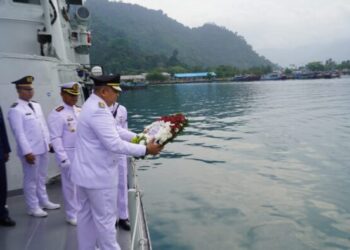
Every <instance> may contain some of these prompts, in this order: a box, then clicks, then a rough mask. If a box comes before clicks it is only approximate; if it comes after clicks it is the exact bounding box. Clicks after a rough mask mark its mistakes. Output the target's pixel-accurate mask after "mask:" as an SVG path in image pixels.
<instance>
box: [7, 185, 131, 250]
mask: <svg viewBox="0 0 350 250" xmlns="http://www.w3.org/2000/svg"><path fill="white" fill-rule="evenodd" d="M47 191H48V193H49V197H50V200H52V201H53V202H57V203H60V204H61V205H62V206H63V198H62V195H61V194H62V193H61V186H60V182H59V181H58V180H55V181H52V182H51V183H50V184H48V185H47ZM7 204H8V207H9V211H10V216H11V218H12V219H14V220H15V221H16V223H17V224H16V226H15V227H0V246H1V247H0V248H1V249H3V250H17V249H23V250H76V249H78V243H77V236H76V227H75V226H71V225H69V224H68V223H67V222H66V221H65V214H64V208H63V207H61V208H60V209H58V210H50V211H48V213H49V215H48V217H46V218H35V217H32V216H29V215H27V213H26V208H25V202H24V197H23V195H22V194H18V195H10V197H9V198H8V199H7ZM117 235H118V243H119V245H120V247H121V249H123V250H126V249H130V245H131V233H130V231H124V230H121V229H118V230H117Z"/></svg>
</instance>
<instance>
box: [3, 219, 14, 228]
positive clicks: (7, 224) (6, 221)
mask: <svg viewBox="0 0 350 250" xmlns="http://www.w3.org/2000/svg"><path fill="white" fill-rule="evenodd" d="M0 225H1V226H4V227H13V226H15V225H16V222H15V221H14V220H12V219H11V218H10V217H6V218H3V219H0Z"/></svg>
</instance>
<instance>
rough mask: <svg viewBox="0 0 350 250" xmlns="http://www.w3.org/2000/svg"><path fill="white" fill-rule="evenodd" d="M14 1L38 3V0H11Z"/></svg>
mask: <svg viewBox="0 0 350 250" xmlns="http://www.w3.org/2000/svg"><path fill="white" fill-rule="evenodd" d="M13 2H15V3H28V4H37V5H40V0H13Z"/></svg>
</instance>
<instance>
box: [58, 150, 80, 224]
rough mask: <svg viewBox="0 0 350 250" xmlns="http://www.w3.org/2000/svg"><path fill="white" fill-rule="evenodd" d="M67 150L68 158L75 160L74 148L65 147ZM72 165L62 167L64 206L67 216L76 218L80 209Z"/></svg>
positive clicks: (70, 218) (69, 218) (71, 160)
mask: <svg viewBox="0 0 350 250" xmlns="http://www.w3.org/2000/svg"><path fill="white" fill-rule="evenodd" d="M65 151H66V153H67V157H68V160H69V161H70V162H73V157H74V149H67V148H65ZM70 167H71V166H69V167H67V168H64V167H60V168H61V181H62V193H63V200H64V208H65V212H66V218H67V219H68V220H72V219H76V218H77V211H78V201H77V188H76V185H75V184H73V182H72V180H71V178H70Z"/></svg>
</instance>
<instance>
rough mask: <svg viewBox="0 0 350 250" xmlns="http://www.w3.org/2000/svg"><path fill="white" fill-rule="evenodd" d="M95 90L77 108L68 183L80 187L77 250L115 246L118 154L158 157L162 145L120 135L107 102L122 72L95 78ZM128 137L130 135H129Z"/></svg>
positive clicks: (110, 101) (112, 100)
mask: <svg viewBox="0 0 350 250" xmlns="http://www.w3.org/2000/svg"><path fill="white" fill-rule="evenodd" d="M91 78H92V80H93V81H94V84H95V88H94V92H93V93H92V94H91V96H90V97H89V98H88V99H87V101H86V102H85V103H84V105H83V107H82V110H81V112H80V116H79V121H78V126H77V137H76V144H75V153H74V161H73V164H72V166H71V167H72V169H71V177H72V181H73V182H74V183H75V184H76V185H77V190H78V203H79V210H78V225H77V234H78V245H79V249H80V250H94V249H95V246H96V245H98V247H99V249H100V250H107V249H108V250H109V249H111V250H112V249H113V250H119V249H120V246H119V244H118V243H117V240H116V228H115V222H116V214H117V186H118V165H117V163H116V161H117V157H116V154H126V155H132V156H144V155H146V154H152V155H156V154H159V152H160V151H161V149H162V146H160V145H158V144H155V143H154V142H150V143H149V144H147V145H146V146H143V145H137V144H132V143H129V142H127V141H130V140H131V138H132V137H131V136H132V134H133V133H130V134H129V136H128V134H127V133H125V134H123V135H122V134H120V133H119V132H118V130H117V129H116V124H115V119H114V118H113V116H112V113H111V110H110V106H111V105H112V104H113V103H115V102H116V98H117V95H118V93H117V91H118V90H117V88H118V87H119V81H120V76H119V75H117V76H95V77H91ZM128 137H129V138H128Z"/></svg>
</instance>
